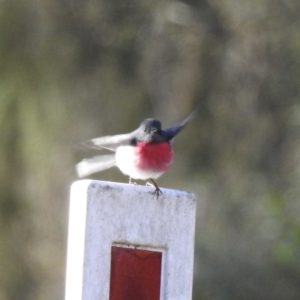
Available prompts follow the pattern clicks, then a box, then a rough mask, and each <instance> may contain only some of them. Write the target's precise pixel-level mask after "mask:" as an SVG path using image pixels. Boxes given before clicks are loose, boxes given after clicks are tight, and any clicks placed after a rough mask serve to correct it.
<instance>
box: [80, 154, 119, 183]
mask: <svg viewBox="0 0 300 300" xmlns="http://www.w3.org/2000/svg"><path fill="white" fill-rule="evenodd" d="M115 165H116V161H115V155H114V154H109V155H99V156H95V157H92V158H88V159H84V160H82V161H81V162H79V163H78V164H77V165H76V166H75V169H76V173H77V176H78V177H79V178H82V177H85V176H88V175H91V174H93V173H97V172H100V171H103V170H106V169H109V168H111V167H114V166H115Z"/></svg>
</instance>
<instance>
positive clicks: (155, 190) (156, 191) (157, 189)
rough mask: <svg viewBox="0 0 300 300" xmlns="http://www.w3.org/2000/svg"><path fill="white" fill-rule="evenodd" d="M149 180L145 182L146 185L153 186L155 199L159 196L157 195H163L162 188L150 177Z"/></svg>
mask: <svg viewBox="0 0 300 300" xmlns="http://www.w3.org/2000/svg"><path fill="white" fill-rule="evenodd" d="M150 180H151V182H147V183H146V185H148V186H151V187H153V188H154V193H153V194H154V195H156V197H157V199H158V198H159V195H163V194H164V193H163V192H162V190H161V189H160V188H159V187H158V185H157V184H156V183H155V181H154V180H153V179H151V178H150Z"/></svg>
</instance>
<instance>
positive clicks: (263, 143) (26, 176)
mask: <svg viewBox="0 0 300 300" xmlns="http://www.w3.org/2000/svg"><path fill="white" fill-rule="evenodd" d="M299 15H300V2H299V1H289V0H281V1H280V0H272V1H271V0H265V1H261V0H252V1H248V0H242V1H237V0H226V1H225V0H203V1H201V0H188V1H182V2H179V1H165V0H162V1H155V0H154V1H153V0H151V1H150V0H139V1H136V0H128V1H124V0H109V1H108V0H97V1H96V0H86V1H80V0H56V1H55V0H40V1H37V0H36V1H29V0H23V1H21V0H1V1H0V141H1V147H0V169H1V172H0V176H1V180H0V195H1V196H0V264H1V267H0V299H1V300H59V299H63V298H64V285H65V265H66V241H67V224H68V201H69V189H70V185H71V183H72V182H73V181H74V180H76V176H75V173H74V164H75V163H76V162H78V161H79V160H80V159H81V158H83V157H84V153H78V151H77V150H76V147H75V146H76V145H77V144H78V143H79V142H82V141H85V140H87V139H90V138H93V137H96V136H101V135H108V134H117V133H123V132H130V131H132V130H133V129H135V128H136V127H137V126H138V125H139V123H140V121H142V120H143V119H144V118H146V117H155V118H158V119H160V120H162V122H163V126H170V125H173V124H175V123H176V122H177V121H179V120H181V119H182V118H183V117H185V116H186V115H187V114H188V113H190V112H191V111H192V109H193V108H195V107H196V106H197V105H198V104H201V110H200V112H199V114H198V115H197V117H196V118H195V119H194V121H193V122H192V123H191V124H189V126H188V127H187V128H186V129H185V130H184V131H183V132H182V133H181V134H180V135H179V136H178V138H177V139H176V140H175V142H174V149H175V152H176V158H175V163H174V164H173V165H172V167H171V168H170V170H169V171H168V172H167V173H166V174H165V175H164V176H163V177H162V178H161V179H159V180H158V184H159V185H160V186H163V187H169V188H174V189H183V190H189V191H192V192H194V193H195V194H196V196H197V198H198V206H197V230H196V234H197V237H196V248H195V271H194V274H195V277H194V292H193V300H220V299H231V300H232V299H233V300H241V299H243V300H244V299H245V300H248V299H249V300H253V299H256V300H259V299H264V300H266V299H267V300H268V299H272V300H282V299H286V300H292V299H293V300H298V299H300V202H299V196H300V165H299V163H300V135H299V129H300V127H299V126H300V18H299ZM186 145H188V147H187V146H186ZM93 178H96V179H101V180H110V181H121V182H127V180H128V179H127V178H126V177H125V176H123V175H122V174H120V172H119V171H118V170H117V169H112V170H109V171H106V172H103V173H100V174H96V175H95V176H93ZM142 184H144V183H142Z"/></svg>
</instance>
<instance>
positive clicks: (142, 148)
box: [135, 142, 174, 172]
mask: <svg viewBox="0 0 300 300" xmlns="http://www.w3.org/2000/svg"><path fill="white" fill-rule="evenodd" d="M135 151H136V157H138V160H137V162H136V167H137V168H139V169H142V170H153V171H159V172H163V171H165V170H167V168H168V167H169V165H170V164H171V163H172V161H173V157H174V153H173V151H172V148H171V146H170V145H169V143H144V142H138V143H137V145H136V147H135Z"/></svg>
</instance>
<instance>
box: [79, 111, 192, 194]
mask: <svg viewBox="0 0 300 300" xmlns="http://www.w3.org/2000/svg"><path fill="white" fill-rule="evenodd" d="M197 111H198V109H195V110H194V111H193V112H192V113H191V114H190V115H189V116H188V117H186V118H185V119H184V120H183V121H181V122H180V123H179V124H177V125H175V126H171V127H169V128H166V129H162V125H161V122H160V121H159V120H156V119H154V118H149V119H145V120H144V121H142V122H141V124H140V126H139V127H138V128H137V129H136V130H134V131H132V132H130V133H125V134H118V135H113V136H104V137H98V138H94V139H91V140H89V141H86V142H83V143H81V144H80V148H82V149H96V150H101V149H107V150H109V151H112V152H113V153H112V154H107V155H100V156H95V157H92V158H88V159H84V160H82V161H81V162H79V163H78V164H77V165H76V166H75V169H76V173H77V176H78V177H79V178H82V177H86V176H88V175H90V174H93V173H97V172H100V171H103V170H106V169H108V168H111V167H114V166H117V167H118V168H119V169H120V171H121V172H122V173H123V174H124V175H128V176H129V183H132V179H135V180H149V181H150V183H149V182H147V184H148V185H151V186H153V188H154V189H155V190H154V194H155V195H156V196H157V198H158V197H159V196H160V194H161V195H162V194H163V193H162V191H161V189H160V188H159V187H158V185H157V184H156V182H155V181H154V180H156V179H157V178H159V177H160V176H161V175H162V174H163V173H164V172H165V171H166V170H167V169H168V168H169V166H170V165H171V163H172V162H173V160H174V152H173V150H172V147H171V143H172V141H173V139H174V137H175V136H176V135H177V134H178V133H179V132H180V131H181V130H182V129H183V128H184V127H185V126H186V125H187V124H188V123H189V122H190V121H191V120H192V119H193V118H194V116H195V114H196V112H197Z"/></svg>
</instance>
